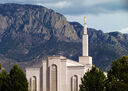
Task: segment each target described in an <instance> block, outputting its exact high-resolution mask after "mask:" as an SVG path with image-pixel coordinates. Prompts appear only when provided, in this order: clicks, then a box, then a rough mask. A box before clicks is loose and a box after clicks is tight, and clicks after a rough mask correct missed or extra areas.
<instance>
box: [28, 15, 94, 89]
mask: <svg viewBox="0 0 128 91" xmlns="http://www.w3.org/2000/svg"><path fill="white" fill-rule="evenodd" d="M91 67H92V57H90V56H88V34H87V25H86V17H84V34H83V37H82V56H80V57H79V62H76V61H74V60H71V59H68V58H66V57H63V56H49V57H48V58H47V59H46V60H42V64H40V66H39V67H29V68H26V76H27V79H28V82H29V91H79V85H80V83H81V78H82V77H83V76H84V74H85V72H87V70H89V69H91Z"/></svg>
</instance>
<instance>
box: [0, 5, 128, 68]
mask: <svg viewBox="0 0 128 91" xmlns="http://www.w3.org/2000/svg"><path fill="white" fill-rule="evenodd" d="M82 34H83V26H82V25H81V24H79V23H78V22H68V21H67V20H66V18H65V17H64V16H63V15H62V14H59V13H57V12H55V11H53V10H51V9H47V8H45V7H43V6H37V5H19V4H0V62H1V63H2V64H3V65H4V66H5V68H7V65H10V66H11V65H12V64H13V63H19V64H20V65H21V66H22V67H23V68H24V67H26V66H28V65H27V64H28V63H29V64H31V65H32V64H34V63H39V62H40V61H39V60H42V59H43V58H46V57H47V56H50V55H63V56H66V57H68V58H71V59H74V60H76V61H77V60H78V56H80V55H81V38H82ZM88 35H89V55H90V56H92V57H93V63H94V64H95V65H96V66H98V67H101V68H102V69H103V70H106V69H107V68H108V67H109V65H110V64H111V61H112V60H113V59H116V58H118V57H121V56H123V55H128V47H127V46H128V34H122V33H119V32H111V33H103V32H102V31H101V30H95V29H92V28H88ZM4 60H5V61H4ZM10 60H11V61H10ZM33 62H34V63H33Z"/></svg>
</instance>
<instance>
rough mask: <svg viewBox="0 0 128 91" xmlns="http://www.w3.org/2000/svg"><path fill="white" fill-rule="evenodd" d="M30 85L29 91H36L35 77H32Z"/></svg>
mask: <svg viewBox="0 0 128 91" xmlns="http://www.w3.org/2000/svg"><path fill="white" fill-rule="evenodd" d="M30 85H31V89H30V91H36V87H37V80H36V77H35V76H33V77H32V79H31V83H30Z"/></svg>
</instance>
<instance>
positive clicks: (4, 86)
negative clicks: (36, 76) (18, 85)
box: [0, 70, 12, 91]
mask: <svg viewBox="0 0 128 91" xmlns="http://www.w3.org/2000/svg"><path fill="white" fill-rule="evenodd" d="M10 85H11V84H10V77H9V74H8V73H7V72H6V71H5V70H2V71H1V73H0V91H12V90H11V88H10Z"/></svg>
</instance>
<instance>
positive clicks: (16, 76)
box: [10, 65, 28, 91]
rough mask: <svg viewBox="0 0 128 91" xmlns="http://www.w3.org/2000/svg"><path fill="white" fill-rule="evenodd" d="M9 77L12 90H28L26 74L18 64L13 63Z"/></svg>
mask: <svg viewBox="0 0 128 91" xmlns="http://www.w3.org/2000/svg"><path fill="white" fill-rule="evenodd" d="M10 78H11V83H12V86H11V89H12V91H28V82H27V79H26V76H25V74H24V72H23V71H22V70H21V69H20V68H19V67H18V65H14V66H13V68H12V69H11V71H10Z"/></svg>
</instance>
